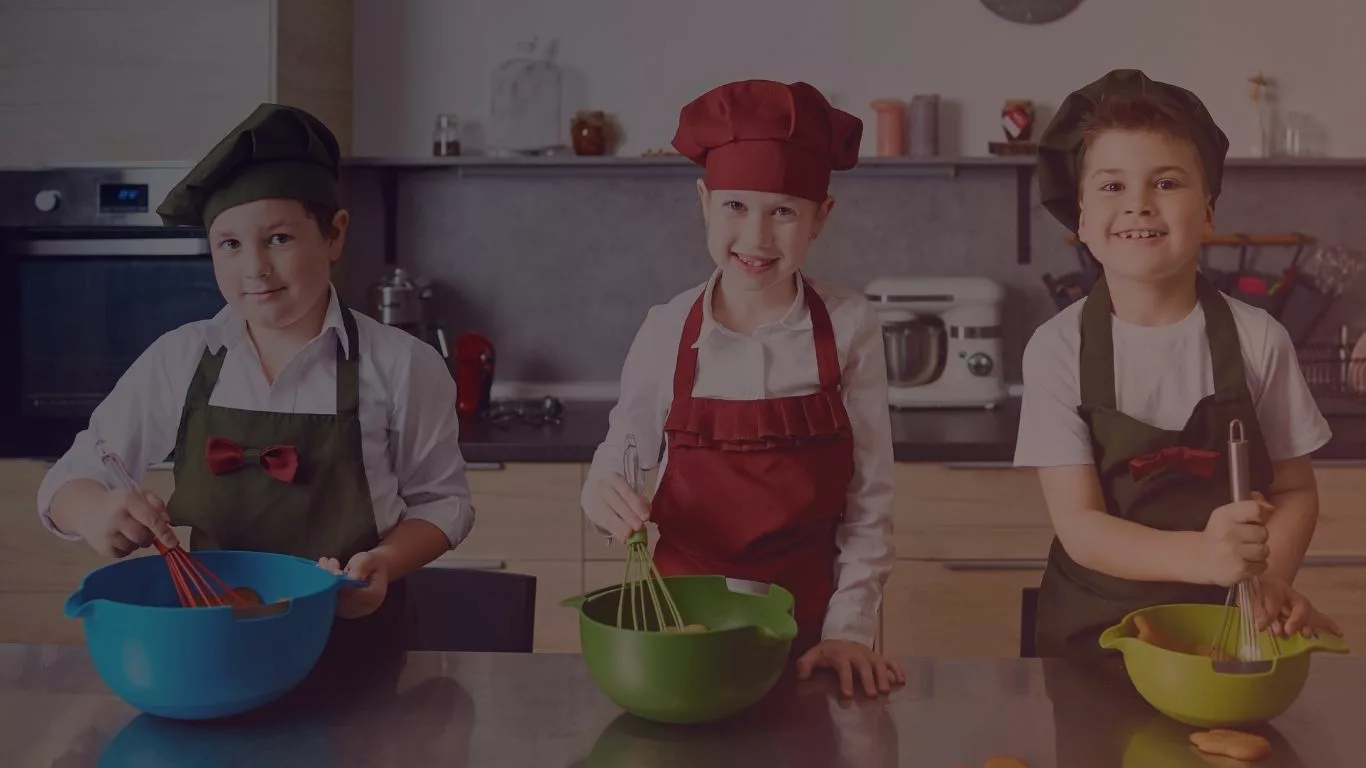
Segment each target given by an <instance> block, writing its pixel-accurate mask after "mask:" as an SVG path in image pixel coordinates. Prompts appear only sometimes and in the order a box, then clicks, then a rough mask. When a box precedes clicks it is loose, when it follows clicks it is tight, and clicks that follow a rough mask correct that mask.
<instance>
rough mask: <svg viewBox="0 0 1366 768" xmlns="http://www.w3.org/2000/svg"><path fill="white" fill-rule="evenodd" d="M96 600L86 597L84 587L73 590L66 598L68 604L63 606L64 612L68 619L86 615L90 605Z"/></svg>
mask: <svg viewBox="0 0 1366 768" xmlns="http://www.w3.org/2000/svg"><path fill="white" fill-rule="evenodd" d="M94 602H95V601H94V600H86V599H85V590H84V589H78V590H76V591H75V592H72V593H71V596H70V597H68V598H67V599H66V605H65V606H63V608H62V612H63V613H64V614H66V617H67V618H68V619H74V618H77V617H78V616H84V615H85V614H86V613H87V612H88V611H89V610H90V606H91V605H92V604H93V603H94Z"/></svg>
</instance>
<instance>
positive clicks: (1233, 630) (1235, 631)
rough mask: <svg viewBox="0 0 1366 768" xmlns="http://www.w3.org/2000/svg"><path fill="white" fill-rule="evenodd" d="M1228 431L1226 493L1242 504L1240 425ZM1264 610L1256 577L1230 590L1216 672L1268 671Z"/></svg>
mask: <svg viewBox="0 0 1366 768" xmlns="http://www.w3.org/2000/svg"><path fill="white" fill-rule="evenodd" d="M1228 430H1229V438H1228V457H1229V459H1228V460H1229V492H1230V494H1231V495H1232V497H1233V501H1243V500H1245V499H1247V498H1248V497H1249V496H1250V495H1251V494H1252V488H1251V480H1250V479H1249V478H1248V467H1247V440H1246V438H1245V436H1244V434H1243V422H1242V421H1240V420H1238V419H1234V420H1233V421H1232V422H1230V423H1229V426H1228ZM1263 606H1264V604H1263V603H1262V589H1261V583H1260V582H1259V581H1258V580H1257V577H1255V576H1253V577H1249V578H1246V579H1243V580H1242V581H1240V582H1238V583H1237V584H1236V585H1234V586H1233V588H1231V589H1229V592H1228V598H1227V599H1226V600H1225V601H1224V607H1225V608H1226V609H1227V610H1226V611H1225V613H1224V621H1223V625H1222V626H1221V627H1220V628H1219V636H1218V637H1217V638H1215V641H1214V649H1213V650H1214V670H1215V671H1216V672H1229V673H1241V674H1257V673H1262V672H1267V671H1270V669H1271V661H1270V660H1264V659H1263V658H1262V644H1261V638H1260V634H1261V633H1259V632H1258V631H1257V612H1258V610H1260V609H1262V608H1263ZM1267 637H1268V639H1269V640H1270V645H1271V658H1275V657H1277V656H1279V655H1280V653H1281V651H1280V644H1279V643H1278V642H1277V641H1276V636H1275V635H1274V634H1272V633H1269V632H1268V633H1267ZM1230 646H1232V649H1231V650H1230Z"/></svg>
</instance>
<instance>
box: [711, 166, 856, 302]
mask: <svg viewBox="0 0 1366 768" xmlns="http://www.w3.org/2000/svg"><path fill="white" fill-rule="evenodd" d="M697 189H698V195H699V197H700V198H701V200H702V216H703V218H704V219H705V221H706V225H707V251H708V252H709V253H710V254H711V258H712V261H713V262H715V263H716V266H717V267H719V268H720V269H721V272H722V278H723V279H724V280H725V283H726V285H727V286H728V287H730V288H736V289H740V290H746V291H759V292H762V291H765V290H767V289H769V288H772V287H773V286H776V285H780V284H784V283H785V282H787V283H790V282H791V279H792V275H793V274H794V273H795V272H796V271H797V270H799V269H801V268H802V265H803V264H804V263H805V262H806V252H807V249H808V248H810V246H811V241H813V240H815V239H816V237H817V236H818V235H819V234H820V231H821V228H822V227H823V226H824V225H825V221H826V217H827V216H829V214H830V209H831V208H832V207H833V206H834V203H835V201H834V199H833V198H827V199H826V200H825V201H824V202H823V203H821V204H819V205H818V204H817V203H815V202H814V201H812V200H806V199H804V198H800V197H793V196H790V195H780V194H775V193H772V192H755V191H751V190H722V189H716V190H712V189H708V188H707V187H706V185H705V184H703V183H702V182H700V181H699V182H698V184H697Z"/></svg>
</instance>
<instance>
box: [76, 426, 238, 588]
mask: <svg viewBox="0 0 1366 768" xmlns="http://www.w3.org/2000/svg"><path fill="white" fill-rule="evenodd" d="M95 447H96V449H97V450H98V451H99V454H100V461H101V462H103V463H104V466H105V468H106V469H108V470H109V472H110V474H112V475H113V476H114V479H116V480H118V482H119V485H121V486H123V489H124V490H126V491H128V492H130V493H141V491H140V490H138V485H137V483H135V482H133V478H132V476H131V475H129V474H128V469H127V468H126V467H124V465H123V460H122V459H120V458H119V457H118V456H117V455H115V454H114V453H113V452H111V451H110V450H109V449H108V448H106V447H105V445H104V442H103V441H101V442H100V443H99V444H97V445H96V446H95ZM155 543H156V548H157V551H158V552H160V553H161V554H162V556H163V557H165V558H166V567H167V569H168V570H170V572H171V582H172V583H173V584H175V591H176V597H177V598H179V600H180V605H181V606H182V607H185V608H206V607H212V606H234V607H238V608H244V607H246V606H249V605H260V604H261V598H260V596H259V595H257V594H256V592H255V591H253V590H252V589H250V588H248V587H240V588H237V589H234V588H232V587H230V586H228V585H227V584H225V583H223V580H222V579H220V578H218V576H216V575H214V573H213V571H210V570H209V569H208V568H206V567H205V566H204V564H203V563H200V562H199V560H197V559H196V558H194V557H192V556H191V555H190V553H188V552H186V551H185V550H184V549H181V548H180V546H178V545H177V546H176V547H174V548H171V547H167V546H166V545H165V544H162V543H161V540H160V539H158V540H157V541H156V542H155Z"/></svg>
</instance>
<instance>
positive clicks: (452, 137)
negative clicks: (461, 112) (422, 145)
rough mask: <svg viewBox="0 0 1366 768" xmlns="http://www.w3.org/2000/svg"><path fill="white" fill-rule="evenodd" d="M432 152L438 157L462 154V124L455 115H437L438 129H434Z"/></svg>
mask: <svg viewBox="0 0 1366 768" xmlns="http://www.w3.org/2000/svg"><path fill="white" fill-rule="evenodd" d="M432 154H433V155H434V156H436V157H454V156H456V155H459V154H460V124H459V123H458V122H456V119H455V115H449V114H444V113H443V114H440V115H437V116H436V130H434V131H432Z"/></svg>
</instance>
